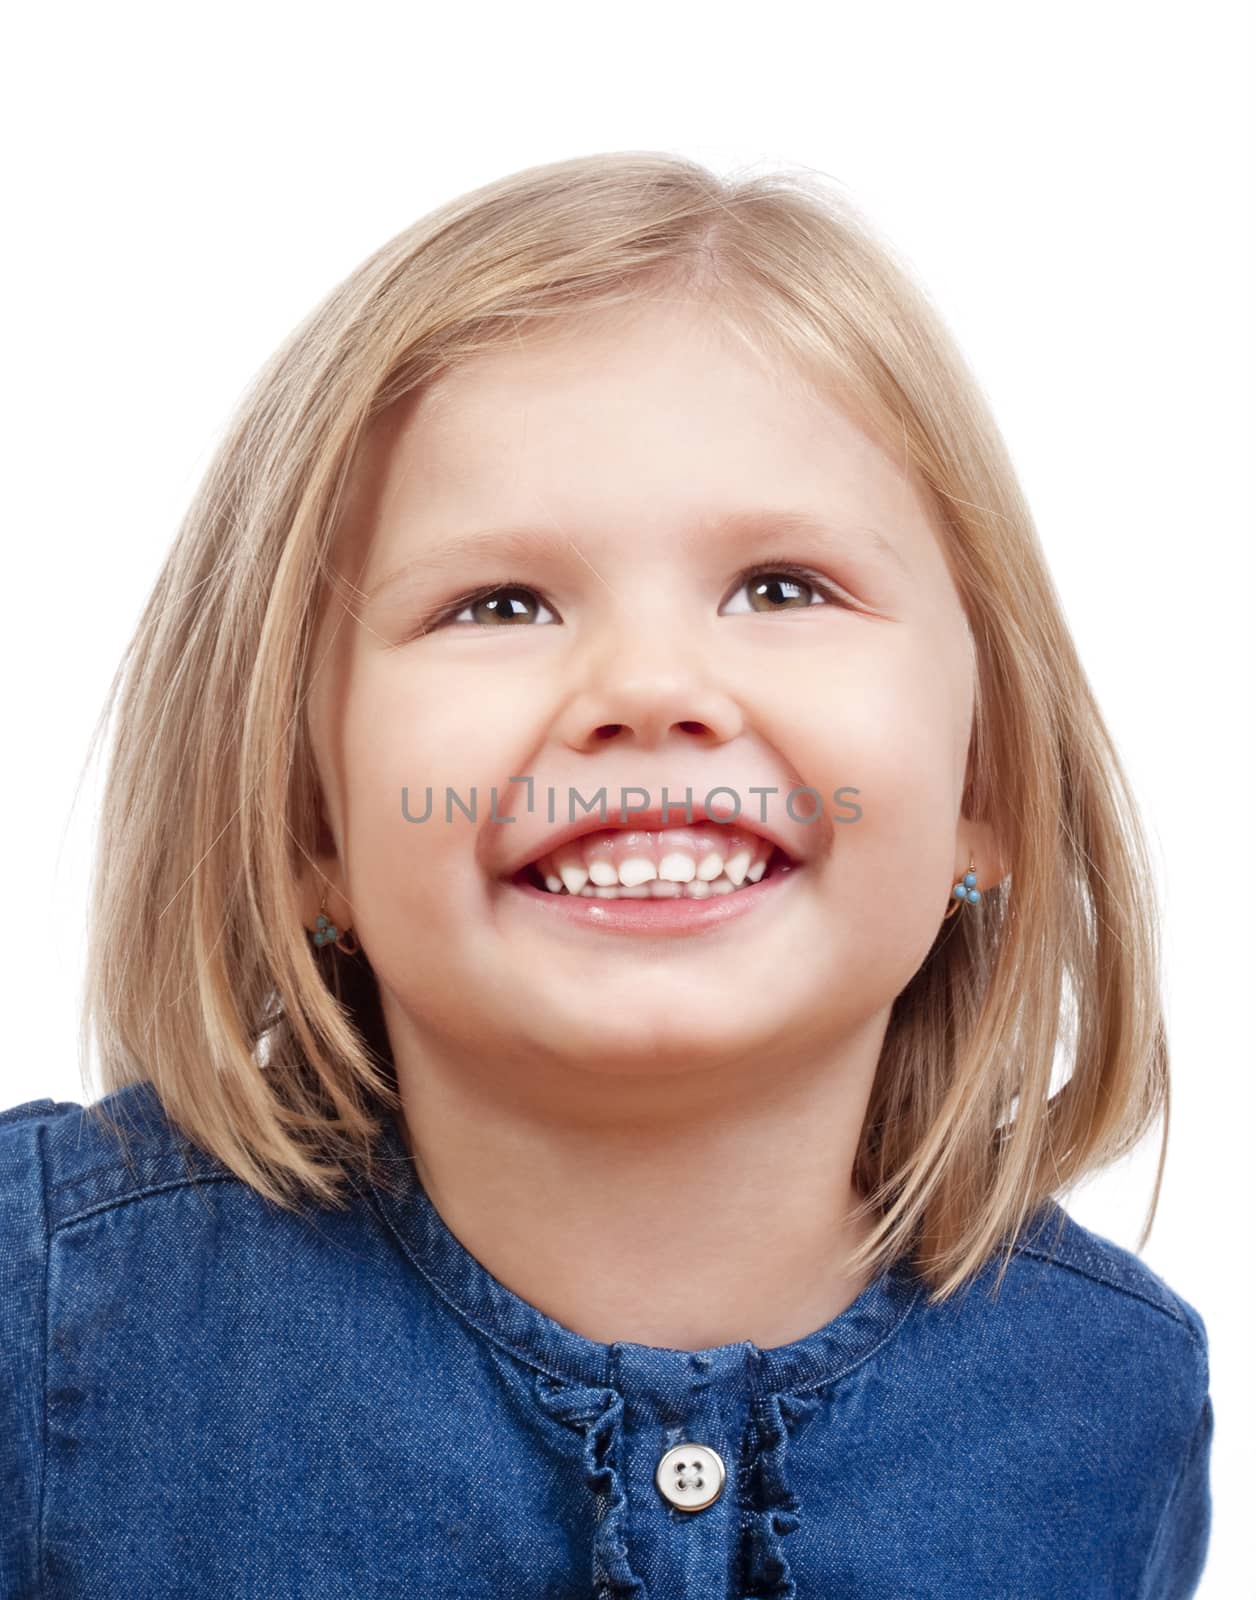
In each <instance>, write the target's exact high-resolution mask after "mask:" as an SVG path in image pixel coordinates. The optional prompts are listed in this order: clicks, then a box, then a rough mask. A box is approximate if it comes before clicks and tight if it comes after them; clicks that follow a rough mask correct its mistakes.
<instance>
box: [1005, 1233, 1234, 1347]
mask: <svg viewBox="0 0 1256 1600" xmlns="http://www.w3.org/2000/svg"><path fill="white" fill-rule="evenodd" d="M1020 1254H1021V1255H1027V1256H1033V1257H1034V1259H1035V1260H1037V1261H1044V1262H1045V1263H1046V1264H1047V1265H1048V1266H1050V1267H1063V1268H1064V1270H1065V1271H1066V1272H1075V1273H1076V1274H1077V1275H1078V1277H1081V1278H1088V1279H1089V1280H1090V1281H1091V1283H1097V1284H1100V1285H1101V1286H1102V1287H1103V1288H1105V1289H1111V1290H1112V1291H1113V1292H1114V1293H1115V1294H1123V1295H1125V1296H1126V1297H1127V1298H1128V1299H1130V1300H1138V1301H1141V1302H1142V1304H1143V1305H1145V1306H1150V1307H1151V1309H1152V1310H1153V1311H1158V1312H1159V1313H1160V1314H1161V1316H1163V1317H1167V1318H1168V1319H1169V1321H1170V1322H1173V1323H1176V1324H1177V1326H1178V1327H1179V1328H1182V1329H1183V1330H1184V1331H1185V1333H1186V1335H1187V1337H1188V1338H1189V1339H1190V1341H1191V1344H1192V1345H1193V1346H1194V1347H1195V1350H1196V1352H1197V1354H1198V1355H1199V1356H1200V1357H1201V1358H1203V1357H1204V1347H1203V1345H1202V1344H1201V1343H1200V1341H1199V1337H1198V1335H1197V1334H1196V1332H1195V1330H1194V1328H1192V1327H1191V1325H1190V1323H1189V1322H1187V1320H1186V1318H1185V1317H1183V1316H1181V1315H1180V1314H1179V1313H1178V1312H1176V1311H1174V1310H1172V1309H1170V1308H1169V1307H1168V1306H1164V1305H1161V1304H1160V1302H1159V1301H1157V1300H1153V1299H1152V1298H1151V1297H1150V1296H1149V1295H1145V1294H1141V1293H1140V1292H1139V1291H1138V1290H1137V1289H1131V1288H1129V1287H1128V1286H1127V1285H1126V1284H1123V1283H1114V1282H1113V1281H1112V1279H1111V1278H1104V1277H1100V1276H1099V1274H1098V1273H1096V1272H1090V1271H1088V1270H1087V1268H1085V1267H1079V1266H1078V1265H1077V1263H1076V1262H1075V1261H1065V1260H1062V1259H1061V1258H1060V1257H1059V1256H1052V1255H1048V1254H1047V1253H1046V1252H1045V1251H1044V1250H1038V1249H1035V1248H1034V1247H1033V1246H1032V1245H1023V1246H1021V1249H1020Z"/></svg>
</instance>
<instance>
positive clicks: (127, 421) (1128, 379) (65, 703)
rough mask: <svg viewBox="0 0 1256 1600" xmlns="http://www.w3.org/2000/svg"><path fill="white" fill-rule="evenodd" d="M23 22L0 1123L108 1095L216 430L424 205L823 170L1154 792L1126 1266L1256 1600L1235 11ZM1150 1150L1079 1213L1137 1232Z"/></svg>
mask: <svg viewBox="0 0 1256 1600" xmlns="http://www.w3.org/2000/svg"><path fill="white" fill-rule="evenodd" d="M451 9H452V8H451ZM6 34H7V51H6V54H7V56H8V64H7V70H6V73H5V78H6V83H5V94H4V97H3V105H0V119H2V123H0V132H2V133H3V147H4V151H5V180H6V181H5V188H6V198H5V217H6V222H7V225H8V226H7V229H6V232H7V235H8V244H7V247H6V249H5V251H4V253H3V256H2V257H0V275H2V280H3V295H2V296H0V306H2V312H0V314H2V315H3V319H4V329H3V333H4V363H5V368H6V378H5V384H4V401H3V403H4V409H5V416H4V438H5V442H6V445H7V454H6V460H5V465H4V491H5V493H4V516H5V523H6V539H5V571H6V578H7V582H6V584H5V585H4V593H3V598H2V599H0V607H2V608H3V618H2V620H3V628H4V656H5V665H6V668H7V670H6V671H5V674H4V680H3V681H4V685H5V689H4V693H3V697H2V713H0V714H2V717H3V729H2V737H3V745H4V750H5V753H6V756H7V758H8V759H7V761H6V769H7V782H5V784H4V785H3V787H0V817H2V820H3V832H4V838H5V840H6V841H7V842H8V846H9V849H8V858H7V859H8V871H7V882H6V884H5V888H4V893H3V905H4V909H5V912H6V919H5V925H6V950H5V960H4V963H3V980H2V982H3V993H2V995H0V999H2V1001H3V1004H4V1009H5V1015H6V1019H7V1026H8V1032H9V1039H10V1044H9V1048H8V1049H7V1051H6V1052H5V1057H4V1062H3V1066H2V1067H0V1074H2V1076H0V1106H7V1105H12V1104H16V1103H18V1102H21V1101H24V1100H27V1099H33V1098H36V1097H39V1096H43V1095H50V1096H52V1097H54V1098H56V1099H61V1100H66V1099H75V1100H82V1099H84V1098H89V1099H90V1098H94V1097H95V1091H94V1090H92V1091H91V1092H85V1091H84V1087H83V1085H82V1083H81V1081H80V1078H79V1074H78V1066H77V1057H76V1049H77V1043H76V1011H77V1005H78V999H79V982H80V976H81V961H82V936H81V930H82V920H83V912H84V904H85V894H86V868H87V851H88V848H89V844H90V838H91V827H92V819H93V808H94V794H95V785H96V776H95V775H89V776H88V778H87V779H86V780H85V781H84V783H83V786H82V788H81V789H80V790H79V791H78V793H77V797H76V784H77V783H78V780H79V776H80V767H81V765H82V762H83V760H84V757H85V754H86V750H87V741H88V737H89V734H90V732H91V728H92V725H93V723H94V721H95V718H96V716H97V713H98V711H99V708H100V704H101V700H102V698H103V695H104V693H105V690H106V688H107V686H108V683H109V680H110V677H111V675H112V673H113V670H114V667H115V665H116V663H117V660H118V658H119V655H120V653H121V651H122V649H123V646H124V644H125V642H126V640H127V638H128V636H129V634H130V631H131V629H132V627H133V625H134V623H135V621H136V619H137V617H138V614H139V610H140V608H141V605H142V603H143V601H144V598H145V595H146V593H147V591H148V588H149V586H150V584H151V582H152V581H153V579H154V577H155V575H156V573H157V570H158V567H159V564H160V562H161V560H162V557H163V554H164V552H165V551H166V549H167V546H168V544H169V541H170V539H171V538H172V536H173V533H174V530H175V527H176V525H177V522H178V519H179V517H180V515H181V513H182V511H183V508H184V506H185V505H186V503H187V500H188V498H189V496H190V494H191V491H192V488H193V486H194V484H195V482H196V481H197V479H198V477H199V475H200V473H201V472H202V470H203V468H204V466H205V464H206V461H207V459H208V456H209V453H210V451H211V448H212V447H213V445H214V443H215V441H216V438H217V436H218V433H219V431H220V430H221V429H222V427H223V425H224V423H225V421H226V419H227V417H228V414H229V413H230V411H231V410H232V408H233V406H234V404H235V402H236V400H237V398H238V396H239V395H240V393H241V391H242V389H243V388H244V386H245V383H246V381H247V379H248V378H249V377H250V376H251V374H252V373H253V371H254V370H255V369H256V367H257V366H258V365H259V364H260V363H261V362H262V360H263V359H264V358H265V357H266V356H267V355H268V354H269V352H270V351H271V350H272V349H273V347H274V346H275V345H276V344H277V343H278V342H279V340H280V339H281V338H282V337H283V336H284V335H285V334H286V333H287V331H288V330H289V328H290V327H291V326H292V325H293V324H294V323H295V322H297V321H298V320H299V319H300V318H301V317H302V316H303V315H304V314H305V312H306V311H307V310H308V309H309V308H310V307H311V306H312V305H313V304H314V303H315V301H316V300H318V299H319V298H321V296H322V295H323V294H324V293H325V292H326V290H328V289H329V288H330V287H331V286H332V285H333V283H335V282H337V281H339V279H340V278H342V277H343V276H344V275H345V274H346V273H348V272H349V271H350V270H351V269H352V268H353V267H354V266H355V265H356V264H357V263H358V262H359V261H360V260H361V259H362V258H363V257H364V256H365V255H366V254H368V253H369V252H370V251H371V250H373V249H374V248H375V247H376V246H377V245H379V244H380V243H382V242H383V241H384V240H385V239H386V238H388V237H390V236H391V235H392V234H394V233H395V232H396V231H398V230H399V229H401V228H402V227H404V226H406V225H407V224H408V223H410V222H411V221H413V220H414V219H415V218H416V217H418V216H419V215H421V214H422V213H424V212H426V211H427V210H429V209H430V208H431V207H433V206H435V205H436V204H438V203H440V202H442V201H444V200H446V199H448V198H450V197H452V196H454V195H456V194H459V193H461V192H463V191H465V190H466V189H469V188H471V187H473V186H475V185H478V184H480V183H482V182H485V181H487V180H489V179H491V178H495V177H498V176H501V175H502V174H504V173H506V172H510V171H514V170H517V169H518V168H521V167H524V166H529V165H532V164H534V163H537V162H542V161H550V160H555V159H558V158H561V157H566V156H571V155H577V154H581V153H587V152H591V151H596V150H613V149H624V148H638V149H671V150H676V151H679V152H681V153H684V154H687V155H691V156H695V157H697V158H698V159H699V160H702V161H705V162H706V163H708V164H709V165H713V166H715V167H716V168H717V169H720V170H723V169H725V168H729V167H732V166H741V165H743V164H746V163H750V164H753V165H755V166H756V167H772V166H773V165H775V164H777V163H781V164H784V165H786V166H791V167H803V168H811V169H814V170H817V171H819V172H821V173H823V174H825V175H827V176H828V177H829V178H830V179H832V180H833V181H835V182H836V183H837V184H839V185H840V186H841V187H842V188H843V189H844V190H845V191H846V193H847V194H849V196H850V197H851V198H852V199H853V200H854V201H855V203H856V204H857V205H859V206H860V207H862V208H863V209H865V210H866V211H867V213H868V215H869V216H870V217H871V218H872V220H873V222H874V224H875V225H876V226H878V227H879V228H880V229H881V230H882V231H883V232H884V233H885V234H886V235H887V236H888V237H889V238H890V239H891V241H892V242H894V243H895V244H897V245H898V246H899V247H900V248H901V250H902V251H903V252H904V253H905V255H906V256H907V259H908V261H909V263H910V264H911V265H912V266H913V267H914V269H915V270H916V272H917V273H918V274H919V276H920V277H921V278H922V279H923V281H924V283H925V285H926V287H927V288H928V289H929V291H930V292H931V293H932V294H933V295H934V297H935V298H936V299H937V301H938V302H939V304H940V306H941V309H942V311H943V314H944V316H945V317H946V318H947V320H948V321H949V323H950V325H951V327H952V328H953V330H954V331H955V333H956V335H957V337H958V339H959V341H960V344H961V346H962V348H963V349H964V351H965V353H966V354H967V356H968V358H969V359H970V361H971V362H972V364H973V365H974V367H975V369H976V371H977V373H978V375H979V377H980V379H981V381H982V383H983V385H984V387H985V389H986V391H987V393H988V394H989V396H990V398H991V401H992V403H993V406H994V409H995V413H996V415H997V417H998V418H999V420H1000V423H1001V425H1002V427H1003V429H1004V431H1005V434H1006V436H1007V438H1008V441H1009V444H1010V447H1011V450H1012V454H1013V457H1014V459H1015V462H1016V464H1017V467H1018V469H1019V471H1020V474H1021V477H1022V481H1023V483H1024V485H1025V488H1026V491H1027V493H1028V496H1029V500H1030V504H1031V506H1032V507H1033V509H1034V512H1035V515H1036V517H1037V520H1038V524H1039V528H1040V531H1041V534H1042V538H1043V540H1044V543H1045V545H1046V548H1047V552H1048V557H1049V560H1050V563H1051V566H1052V570H1053V573H1054V575H1055V579H1056V582H1057V584H1058V586H1059V589H1060V592H1061V595H1062V597H1063V601H1064V605H1065V608H1066V612H1067V616H1068V619H1069V622H1070V624H1071V626H1072V628H1073V630H1074V632H1075V635H1076V637H1077V640H1078V643H1079V646H1080V649H1081V653H1082V658H1083V661H1084V662H1085V664H1086V666H1087V668H1088V670H1089V673H1090V675H1091V678H1092V681H1093V683H1094V685H1095V687H1096V690H1097V693H1098V696H1099V700H1100V703H1101V705H1102V706H1103V708H1104V710H1105V713H1106V715H1107V717H1108V719H1109V722H1110V724H1111V726H1112V728H1113V730H1114V733H1115V736H1116V738H1117V741H1118V745H1119V747H1120V750H1121V752H1122V754H1123V757H1124V759H1125V761H1126V763H1127V764H1128V768H1129V771H1130V773H1131V775H1132V777H1133V780H1134V783H1135V786H1136V789H1137V792H1138V794H1139V796H1140V798H1141V802H1142V805H1143V807H1144V811H1145V817H1146V821H1147V826H1148V829H1149V832H1150V836H1151V841H1152V845H1153V850H1154V853H1155V857H1156V863H1157V873H1158V878H1159V887H1160V892H1161V895H1162V897H1163V904H1164V908H1165V922H1164V938H1165V966H1166V979H1167V990H1168V1005H1169V1024H1170V1038H1171V1045H1172V1053H1173V1112H1172V1124H1171V1138H1170V1146H1169V1159H1168V1167H1167V1172H1166V1179H1165V1184H1164V1189H1163V1192H1162V1199H1161V1204H1160V1209H1159V1214H1158V1217H1157V1221H1156V1225H1155V1228H1154V1231H1153V1233H1152V1237H1151V1239H1150V1241H1149V1243H1148V1245H1147V1247H1146V1249H1145V1251H1144V1259H1145V1260H1146V1261H1147V1262H1148V1263H1149V1265H1150V1266H1151V1267H1152V1268H1153V1269H1154V1270H1156V1271H1157V1272H1159V1273H1160V1274H1161V1275H1162V1276H1163V1277H1165V1278H1166V1279H1167V1281H1168V1282H1169V1283H1170V1284H1171V1285H1172V1286H1173V1287H1174V1288H1175V1289H1176V1290H1177V1291H1178V1292H1179V1293H1180V1294H1182V1295H1184V1296H1185V1297H1186V1298H1187V1299H1188V1300H1189V1301H1190V1302H1191V1303H1192V1304H1194V1305H1195V1306H1196V1307H1198V1308H1199V1309H1200V1311H1201V1312H1202V1313H1203V1315H1204V1318H1205V1321H1206V1323H1207V1325H1208V1329H1209V1334H1210V1342H1211V1362H1212V1393H1213V1398H1214V1404H1215V1407H1216V1418H1217V1420H1216V1438H1215V1444H1214V1450H1213V1494H1214V1523H1213V1539H1212V1549H1211V1555H1210V1560H1209V1565H1208V1570H1207V1573H1206V1576H1205V1578H1204V1581H1203V1585H1202V1588H1201V1590H1200V1593H1201V1594H1202V1595H1204V1596H1205V1597H1206V1600H1207V1597H1215V1600H1229V1597H1232V1596H1235V1595H1239V1594H1243V1595H1251V1594H1256V1587H1253V1583H1254V1579H1253V1573H1254V1572H1256V1556H1254V1555H1253V1552H1252V1548H1251V1527H1250V1514H1251V1510H1252V1505H1253V1487H1254V1484H1256V1471H1254V1469H1253V1454H1252V1445H1251V1442H1250V1441H1251V1437H1252V1435H1253V1433H1254V1432H1256V1418H1254V1417H1253V1413H1252V1386H1251V1377H1250V1368H1251V1365H1252V1358H1253V1354H1254V1350H1253V1334H1252V1299H1253V1295H1252V1262H1253V1242H1252V1222H1253V1212H1254V1207H1253V1191H1252V1177H1251V1173H1252V1166H1253V1159H1252V1125H1253V1109H1254V1107H1253V1094H1252V1073H1253V1064H1254V1056H1253V1049H1252V1043H1251V1022H1250V1015H1249V1005H1248V1002H1249V997H1250V992H1251V986H1252V972H1253V944H1252V938H1251V932H1250V930H1251V925H1252V920H1253V899H1254V892H1256V884H1254V883H1253V873H1252V851H1251V843H1250V837H1251V828H1252V824H1253V811H1252V768H1253V760H1252V755H1253V751H1252V738H1251V731H1252V726H1253V709H1254V708H1253V704H1252V682H1253V673H1252V659H1251V645H1250V641H1251V635H1252V610H1253V605H1254V603H1256V593H1254V590H1253V581H1252V580H1253V571H1252V565H1253V564H1252V555H1251V547H1252V537H1253V525H1252V496H1251V477H1250V445H1251V437H1252V432H1251V430H1252V421H1253V406H1252V358H1253V347H1252V339H1251V309H1252V303H1251V295H1250V287H1249V286H1250V284H1251V282H1252V272H1253V262H1252V248H1251V242H1252V214H1251V205H1250V196H1251V193H1252V178H1253V173H1252V166H1251V158H1250V152H1251V133H1252V130H1251V126H1250V109H1249V107H1250V101H1251V96H1252V88H1253V84H1252V71H1251V66H1252V58H1251V36H1250V34H1251V21H1250V12H1249V9H1248V7H1246V6H1245V5H1241V4H1219V3H1215V0H1214V3H1205V4H1201V3H1194V4H1192V5H1191V6H1189V7H1187V6H1186V5H1185V4H1181V5H1178V6H1171V7H1164V6H1155V5H1151V6H1149V5H1147V4H1142V5H1139V6H1134V5H1132V4H1106V5H1105V4H1102V3H1092V4H1088V5H1085V6H1083V5H1080V4H1076V3H1068V4H1060V3H1058V0H1057V3H1055V4H1053V5H1052V6H1050V7H1034V8H1027V7H1012V6H1007V5H994V4H990V5H983V4H976V3H964V4H928V5H926V4H919V5H902V4H900V5H894V6H883V7H878V6H868V5H862V4H861V5H858V6H855V5H834V4H824V5H819V4H817V5H814V6H805V5H798V4H780V3H778V4H775V5H772V6H769V7H763V8H756V9H755V10H754V11H748V12H744V13H743V12H738V11H736V10H735V9H731V10H730V9H729V8H728V7H727V6H721V7H715V6H697V5H689V6H686V5H683V4H681V5H679V6H675V5H673V6H662V5H657V4H640V3H639V4H636V5H634V6H632V7H615V8H611V9H604V8H601V7H596V6H587V5H585V6H576V5H571V6H566V5H553V4H551V5H548V6H546V5H539V6H538V5H531V6H512V7H508V8H507V7H503V8H502V9H501V10H500V11H496V10H494V9H493V8H491V7H490V8H485V7H483V6H480V7H476V8H473V9H469V10H467V11H466V12H464V13H462V19H461V20H458V19H457V18H455V20H452V21H451V20H449V19H448V18H446V17H442V16H441V15H440V13H439V11H438V8H436V7H429V6H418V5H409V4H407V5H400V4H398V5H395V6H391V7H390V6H385V5H378V4H374V5H372V4H357V5H355V6H354V7H353V8H352V9H350V8H349V7H348V6H345V7H343V8H340V9H330V8H325V7H319V6H316V5H308V4H307V5H302V6H296V5H280V4H275V3H273V0H272V3H266V0H261V3H254V4H251V5H249V6H247V7H245V6H243V5H240V4H234V3H233V4H221V3H219V4H215V5H214V6H208V5H204V6H200V7H197V8H191V7H161V8H158V7H156V6H153V7H152V8H145V7H141V6H136V5H117V4H115V5H111V6H107V7H88V6H86V5H72V6H68V7H65V6H62V7H56V8H53V7H23V8H22V10H21V11H20V12H18V13H13V14H12V15H11V17H10V19H9V21H8V23H7V24H6ZM1157 1148H1158V1135H1156V1134H1153V1135H1152V1136H1151V1137H1150V1138H1149V1139H1148V1140H1147V1141H1146V1143H1145V1144H1144V1146H1143V1147H1142V1149H1141V1151H1140V1152H1139V1153H1138V1154H1137V1155H1136V1156H1135V1157H1134V1158H1133V1159H1131V1160H1130V1161H1128V1162H1126V1163H1125V1164H1124V1165H1123V1166H1122V1167H1120V1168H1118V1169H1116V1170H1112V1171H1109V1172H1107V1173H1105V1174H1103V1175H1102V1176H1101V1177H1100V1178H1099V1179H1098V1180H1096V1181H1094V1182H1092V1183H1091V1184H1090V1185H1089V1186H1088V1187H1087V1188H1085V1189H1084V1190H1082V1191H1080V1192H1075V1193H1074V1194H1073V1195H1071V1196H1069V1197H1067V1204H1068V1206H1069V1209H1070V1210H1071V1211H1072V1213H1073V1215H1074V1216H1075V1217H1076V1218H1077V1219H1078V1220H1079V1221H1081V1222H1082V1223H1084V1224H1085V1225H1086V1226H1088V1227H1091V1228H1093V1229H1095V1230H1097V1231H1098V1232H1100V1233H1102V1234H1104V1235H1106V1236H1107V1237H1109V1238H1111V1239H1114V1240H1116V1241H1118V1242H1119V1243H1121V1244H1123V1245H1125V1246H1126V1247H1127V1248H1133V1247H1134V1244H1135V1241H1136V1238H1137V1233H1138V1228H1139V1224H1140V1222H1141V1220H1142V1217H1143V1213H1144V1209H1145V1207H1146V1205H1147V1203H1148V1201H1149V1199H1150V1194H1151V1184H1152V1179H1153V1175H1154V1165H1155V1158H1156V1153H1157Z"/></svg>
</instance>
